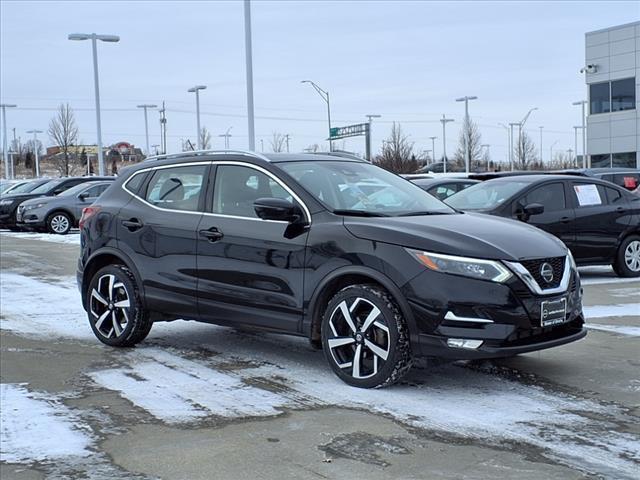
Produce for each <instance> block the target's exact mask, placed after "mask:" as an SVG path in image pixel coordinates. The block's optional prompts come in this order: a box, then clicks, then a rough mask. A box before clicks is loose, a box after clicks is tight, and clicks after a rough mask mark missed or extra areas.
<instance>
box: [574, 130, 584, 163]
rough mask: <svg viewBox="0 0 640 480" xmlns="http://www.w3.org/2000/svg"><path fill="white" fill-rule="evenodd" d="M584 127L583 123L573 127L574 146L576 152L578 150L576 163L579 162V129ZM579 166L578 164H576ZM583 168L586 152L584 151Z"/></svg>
mask: <svg viewBox="0 0 640 480" xmlns="http://www.w3.org/2000/svg"><path fill="white" fill-rule="evenodd" d="M580 129H582V126H581V125H578V126H577V127H575V126H574V127H573V147H574V148H575V152H576V164H577V163H578V130H580ZM576 166H577V165H576ZM582 166H583V167H582V168H584V152H583V153H582Z"/></svg>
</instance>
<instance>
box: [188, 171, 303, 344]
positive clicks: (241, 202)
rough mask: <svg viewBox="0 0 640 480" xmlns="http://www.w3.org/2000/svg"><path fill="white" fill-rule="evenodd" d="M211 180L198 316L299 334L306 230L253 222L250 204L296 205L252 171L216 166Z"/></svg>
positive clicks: (280, 187)
mask: <svg viewBox="0 0 640 480" xmlns="http://www.w3.org/2000/svg"><path fill="white" fill-rule="evenodd" d="M212 173H213V172H212ZM214 175H215V182H213V183H214V186H213V190H212V195H211V198H210V200H208V205H207V212H208V213H205V215H204V217H203V218H202V222H201V224H200V227H199V235H198V237H197V243H198V279H199V280H198V304H199V312H200V317H201V318H203V319H209V320H210V321H213V322H217V323H225V324H229V325H234V324H236V325H237V324H253V325H259V326H261V327H266V328H270V329H277V330H283V331H290V332H295V331H297V329H298V328H299V325H300V321H301V319H302V311H303V281H304V255H305V248H306V240H307V236H308V233H307V230H306V229H305V230H299V231H298V230H297V229H294V230H296V231H292V229H291V228H290V225H289V224H288V223H287V222H281V221H267V220H262V219H260V218H258V216H257V215H256V213H255V211H254V208H253V202H254V201H255V200H257V199H258V198H264V197H271V198H283V199H287V200H289V201H292V202H297V203H300V202H299V201H298V200H297V199H296V198H295V195H294V194H293V192H292V190H290V189H289V188H288V187H287V186H286V185H285V184H284V182H282V181H281V180H280V179H278V177H277V176H275V175H274V174H272V173H270V172H269V171H267V170H265V169H263V168H261V167H258V166H256V165H252V164H248V163H240V162H235V163H224V162H220V163H218V164H217V166H216V167H215V174H214ZM305 215H306V214H305Z"/></svg>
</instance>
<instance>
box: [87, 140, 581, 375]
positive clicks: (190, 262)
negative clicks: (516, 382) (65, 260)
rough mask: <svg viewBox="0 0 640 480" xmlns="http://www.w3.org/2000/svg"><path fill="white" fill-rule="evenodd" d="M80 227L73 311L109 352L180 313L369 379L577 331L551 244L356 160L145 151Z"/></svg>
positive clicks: (577, 303) (526, 348) (564, 260)
mask: <svg viewBox="0 0 640 480" xmlns="http://www.w3.org/2000/svg"><path fill="white" fill-rule="evenodd" d="M80 228H81V233H82V236H81V256H80V259H79V262H78V285H79V288H80V290H81V293H82V301H83V305H84V308H85V309H86V310H87V313H88V318H89V322H90V325H91V328H92V329H93V332H94V333H95V335H96V336H97V337H98V339H99V340H100V341H102V342H104V343H105V344H108V345H112V346H117V347H125V346H132V345H134V344H136V343H138V342H140V341H141V340H143V339H144V338H145V337H146V335H147V334H148V333H149V330H150V328H151V325H152V322H154V321H159V320H174V319H180V318H183V319H196V320H199V321H203V322H210V323H215V324H219V325H227V326H241V327H243V328H251V329H255V330H267V331H274V332H281V333H288V334H293V335H302V336H305V337H308V338H309V339H310V340H311V342H312V344H313V345H314V346H316V347H319V348H322V349H324V352H325V355H326V358H327V360H328V362H329V364H330V365H331V368H332V369H333V370H334V371H335V372H336V374H337V375H338V376H339V377H340V378H341V379H343V380H344V381H345V382H347V383H349V384H351V385H355V386H358V387H378V386H383V385H388V384H391V383H393V382H395V381H397V380H398V379H400V378H401V377H402V376H403V375H404V374H405V373H406V372H407V371H408V370H409V368H410V366H411V363H412V358H413V356H435V357H447V358H450V359H474V358H492V357H508V356H512V355H516V354H519V353H523V352H530V351H534V350H540V349H544V348H549V347H553V346H557V345H562V344H565V343H568V342H572V341H574V340H578V339H580V338H582V337H584V336H585V335H586V330H585V327H584V317H583V314H582V306H581V287H580V279H579V276H578V273H577V270H576V266H575V263H574V261H573V258H572V257H571V254H570V253H569V251H568V250H567V248H566V247H565V246H564V244H563V243H562V242H561V241H560V240H558V239H556V238H555V237H553V236H552V235H549V234H547V233H545V232H543V231H541V230H539V229H537V228H534V227H531V226H528V225H525V224H522V223H520V222H516V221H513V220H509V219H503V218H498V217H494V216H489V215H481V214H474V213H462V212H459V211H457V210H455V209H453V208H451V207H448V206H447V205H445V204H443V203H442V202H440V201H439V200H438V199H436V198H434V197H432V196H431V195H429V194H428V193H427V192H425V191H423V190H422V189H420V188H419V187H418V186H416V185H414V184H412V183H411V182H408V181H406V180H404V179H402V178H400V177H398V176H396V175H394V174H392V173H389V172H387V171H386V170H383V169H381V168H379V167H376V166H374V165H371V164H369V163H367V162H364V161H359V160H356V159H351V158H340V157H336V156H333V155H318V154H299V155H293V154H291V155H290V154H273V155H266V156H265V155H260V154H255V153H247V152H229V151H226V152H191V153H187V154H178V155H168V156H161V157H156V158H154V159H152V160H148V161H146V162H144V163H143V164H141V165H138V166H135V167H133V168H131V169H130V170H129V171H127V172H126V174H124V175H123V176H122V177H120V178H118V179H117V180H116V181H115V182H114V184H113V185H112V186H111V187H109V189H108V190H107V191H106V192H105V193H104V194H102V196H101V197H100V198H99V200H98V201H97V202H96V204H94V205H92V206H91V207H88V208H86V209H85V210H84V212H83V217H82V219H81V221H80Z"/></svg>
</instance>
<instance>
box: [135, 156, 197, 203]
mask: <svg viewBox="0 0 640 480" xmlns="http://www.w3.org/2000/svg"><path fill="white" fill-rule="evenodd" d="M206 171H207V165H190V166H185V167H171V168H162V169H158V170H156V171H155V172H154V173H153V176H152V177H151V180H149V185H148V186H147V194H146V196H145V200H146V201H147V202H149V203H150V204H152V205H155V206H156V207H161V208H167V209H171V210H186V211H191V212H195V211H197V210H198V205H199V204H200V198H201V196H202V195H203V184H204V178H205V173H206Z"/></svg>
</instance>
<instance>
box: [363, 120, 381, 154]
mask: <svg viewBox="0 0 640 480" xmlns="http://www.w3.org/2000/svg"><path fill="white" fill-rule="evenodd" d="M365 117H367V119H368V120H369V129H368V130H367V138H366V146H365V148H366V150H367V161H369V162H371V125H372V124H373V119H374V118H380V117H382V115H375V114H369V115H365Z"/></svg>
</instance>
